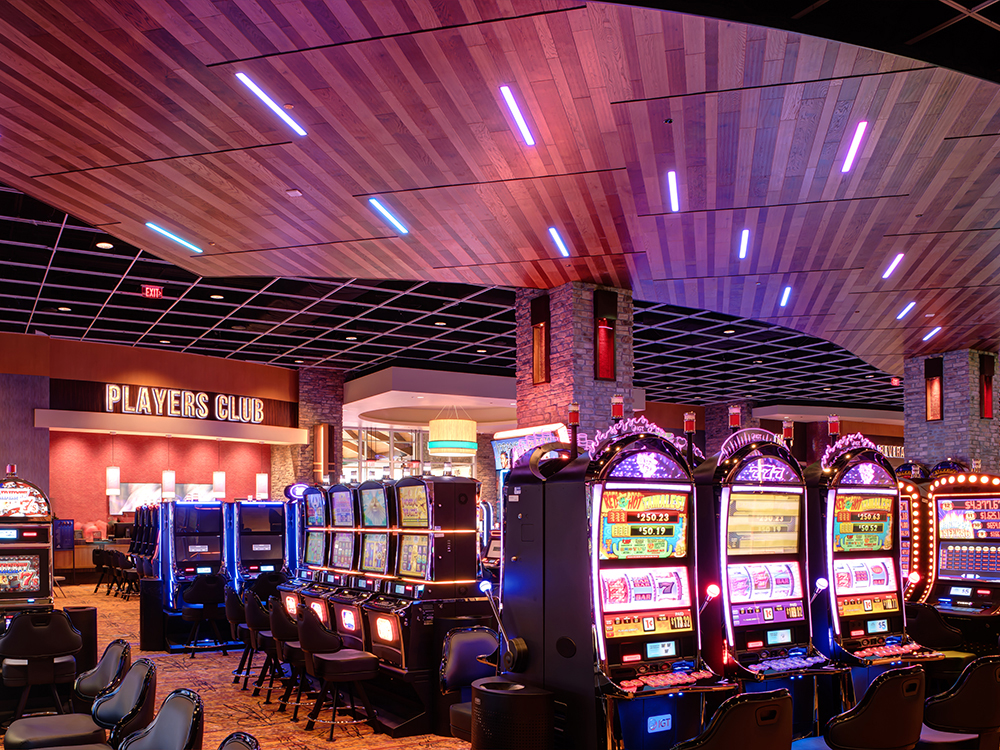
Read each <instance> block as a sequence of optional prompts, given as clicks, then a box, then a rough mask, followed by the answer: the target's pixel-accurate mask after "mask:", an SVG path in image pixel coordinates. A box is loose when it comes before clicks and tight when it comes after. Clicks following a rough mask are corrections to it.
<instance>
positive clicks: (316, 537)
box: [302, 531, 326, 566]
mask: <svg viewBox="0 0 1000 750" xmlns="http://www.w3.org/2000/svg"><path fill="white" fill-rule="evenodd" d="M325 536H326V535H325V534H324V533H323V532H322V531H307V532H306V552H305V556H304V557H303V558H302V562H304V563H305V564H306V565H316V566H321V565H322V564H323V560H324V558H325V557H326V555H325V553H326V544H325Z"/></svg>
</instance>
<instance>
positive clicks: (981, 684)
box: [917, 656, 1000, 750]
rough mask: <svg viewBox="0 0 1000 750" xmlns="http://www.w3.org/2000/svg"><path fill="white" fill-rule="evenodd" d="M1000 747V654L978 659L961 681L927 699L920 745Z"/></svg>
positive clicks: (982, 749) (993, 749)
mask: <svg viewBox="0 0 1000 750" xmlns="http://www.w3.org/2000/svg"><path fill="white" fill-rule="evenodd" d="M965 746H971V747H974V748H978V750H997V749H998V748H1000V656H984V657H982V658H979V659H976V660H975V661H974V662H972V664H970V665H969V666H967V667H966V668H965V670H964V671H963V672H962V674H961V676H960V677H959V678H958V681H957V682H956V683H955V684H954V685H953V686H952V687H951V688H950V689H948V690H946V691H945V692H943V693H941V694H940V695H932V696H931V697H930V698H928V699H927V700H926V701H924V728H923V730H922V731H921V732H920V742H918V743H917V747H918V748H940V749H941V750H946V749H947V750H951V749H952V748H956V749H957V748H961V747H965Z"/></svg>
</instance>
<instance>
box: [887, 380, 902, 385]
mask: <svg viewBox="0 0 1000 750" xmlns="http://www.w3.org/2000/svg"><path fill="white" fill-rule="evenodd" d="M889 382H890V383H891V384H892V385H899V383H900V380H899V378H889Z"/></svg>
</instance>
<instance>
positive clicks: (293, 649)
mask: <svg viewBox="0 0 1000 750" xmlns="http://www.w3.org/2000/svg"><path fill="white" fill-rule="evenodd" d="M270 605H271V606H270V610H271V611H270V615H271V637H272V638H274V645H275V652H276V654H277V658H278V661H279V662H280V663H284V664H287V665H288V667H289V679H288V681H287V685H286V686H285V692H284V693H283V694H282V695H281V697H280V698H279V699H278V703H279V706H278V711H279V713H280V712H283V711H284V710H285V706H287V705H288V703H289V698H290V697H291V695H292V690H294V689H295V686H296V684H297V685H298V686H299V695H298V698H296V702H295V711H294V712H293V713H292V721H298V720H299V703H300V702H301V701H302V688H303V685H304V683H305V677H306V655H305V653H304V652H303V651H302V644H301V643H299V626H298V623H297V622H296V621H295V620H293V619H292V617H291V615H289V614H288V612H287V611H286V610H285V608H284V607H283V606H282V604H281V600H280V599H279V598H278V597H277V596H272V597H271V601H270ZM270 700H271V688H270V687H269V688H268V689H267V698H266V699H265V700H264V703H268V702H270Z"/></svg>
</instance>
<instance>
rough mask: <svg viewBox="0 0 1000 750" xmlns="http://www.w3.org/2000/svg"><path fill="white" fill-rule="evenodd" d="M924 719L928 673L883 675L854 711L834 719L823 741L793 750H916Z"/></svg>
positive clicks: (914, 671) (805, 741) (794, 745)
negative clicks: (831, 749) (925, 684)
mask: <svg viewBox="0 0 1000 750" xmlns="http://www.w3.org/2000/svg"><path fill="white" fill-rule="evenodd" d="M923 715H924V670H923V669H922V668H920V667H919V666H914V667H905V668H902V669H890V670H888V671H887V672H883V673H882V674H880V675H879V676H878V677H876V678H875V679H874V680H872V683H871V685H869V686H868V689H867V690H866V691H865V694H864V697H862V698H861V701H860V702H859V703H858V705H856V706H855V707H854V708H852V709H850V710H849V711H845V712H844V713H842V714H840V715H839V716H834V717H833V718H832V719H830V722H829V724H827V727H826V731H825V732H824V734H823V736H822V737H807V738H806V739H802V740H796V741H795V742H793V743H792V750H825V749H826V748H833V750H912V748H914V747H915V746H916V744H917V741H918V740H919V739H920V728H921V723H922V720H923Z"/></svg>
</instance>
